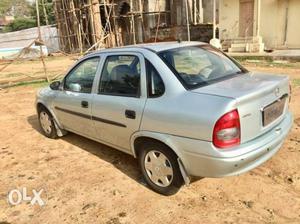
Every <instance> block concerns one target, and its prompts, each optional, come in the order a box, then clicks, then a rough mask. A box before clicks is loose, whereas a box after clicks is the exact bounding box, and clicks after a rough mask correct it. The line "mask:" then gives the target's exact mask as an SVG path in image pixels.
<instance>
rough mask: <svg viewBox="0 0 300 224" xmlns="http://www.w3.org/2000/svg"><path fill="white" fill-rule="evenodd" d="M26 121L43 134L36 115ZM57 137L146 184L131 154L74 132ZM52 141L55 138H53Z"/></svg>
mask: <svg viewBox="0 0 300 224" xmlns="http://www.w3.org/2000/svg"><path fill="white" fill-rule="evenodd" d="M27 121H28V123H29V124H30V125H31V126H32V128H33V129H35V130H36V131H37V132H39V133H40V134H41V135H43V134H42V132H41V129H40V126H39V122H38V117H37V115H31V116H29V117H28V118H27ZM45 138H46V137H45ZM59 139H61V140H63V141H66V142H68V143H70V144H71V145H74V146H77V147H79V148H81V149H82V150H85V151H87V152H89V153H91V154H93V155H95V156H97V157H98V158H99V159H101V160H104V161H106V162H109V163H111V164H112V165H113V166H114V167H116V168H117V169H118V170H120V171H121V172H122V173H124V174H125V175H127V176H128V177H130V178H132V179H133V180H135V181H136V182H138V183H139V184H141V185H143V186H146V183H145V182H144V180H143V178H142V175H141V173H140V171H139V167H138V162H137V160H136V159H135V158H134V157H132V156H131V155H128V154H126V153H124V152H121V151H119V150H117V149H114V148H111V147H109V146H106V145H104V144H101V143H99V142H96V141H93V140H90V139H88V138H85V137H82V136H80V135H77V134H74V133H68V134H67V135H66V136H64V137H62V138H59ZM53 141H56V140H55V139H53Z"/></svg>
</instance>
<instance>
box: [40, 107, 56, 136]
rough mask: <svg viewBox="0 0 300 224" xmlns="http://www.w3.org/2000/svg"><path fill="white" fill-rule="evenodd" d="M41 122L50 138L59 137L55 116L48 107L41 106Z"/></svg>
mask: <svg viewBox="0 0 300 224" xmlns="http://www.w3.org/2000/svg"><path fill="white" fill-rule="evenodd" d="M39 122H40V127H41V129H42V132H43V134H44V135H45V136H46V137H48V138H53V139H55V138H57V137H58V136H57V132H56V128H55V125H54V121H53V117H52V115H51V114H50V113H49V112H48V110H47V109H45V108H41V109H40V110H39Z"/></svg>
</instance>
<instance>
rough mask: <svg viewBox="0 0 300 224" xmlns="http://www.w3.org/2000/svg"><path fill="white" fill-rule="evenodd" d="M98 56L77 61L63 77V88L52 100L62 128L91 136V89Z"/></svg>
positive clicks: (92, 130) (92, 129)
mask: <svg viewBox="0 0 300 224" xmlns="http://www.w3.org/2000/svg"><path fill="white" fill-rule="evenodd" d="M99 60H100V58H99V57H92V58H88V59H85V60H83V61H82V62H79V64H77V65H76V66H75V67H74V68H73V69H72V70H71V71H70V72H69V74H68V75H67V76H66V77H65V78H64V81H63V90H62V91H60V92H59V93H58V95H57V97H56V98H55V99H54V101H53V107H54V110H55V114H56V115H57V117H58V120H59V121H60V123H61V124H62V125H63V128H64V129H66V130H69V131H74V132H76V133H80V134H83V135H85V136H92V134H93V132H94V128H93V123H92V120H91V105H92V94H91V93H92V89H93V82H94V78H95V76H96V73H97V69H98V64H99Z"/></svg>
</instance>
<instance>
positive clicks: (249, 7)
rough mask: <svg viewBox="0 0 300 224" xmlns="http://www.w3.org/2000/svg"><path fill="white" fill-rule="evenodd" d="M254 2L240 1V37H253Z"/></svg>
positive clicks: (251, 0)
mask: <svg viewBox="0 0 300 224" xmlns="http://www.w3.org/2000/svg"><path fill="white" fill-rule="evenodd" d="M253 24H254V0H240V25H239V35H240V37H251V36H253Z"/></svg>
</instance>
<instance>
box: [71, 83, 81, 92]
mask: <svg viewBox="0 0 300 224" xmlns="http://www.w3.org/2000/svg"><path fill="white" fill-rule="evenodd" d="M69 87H70V90H71V91H73V92H80V91H81V86H80V85H79V84H78V83H71V84H70V85H69Z"/></svg>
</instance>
